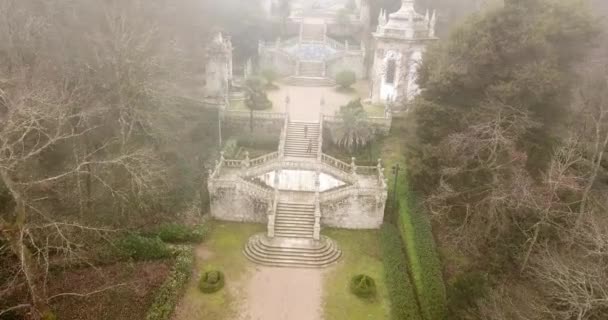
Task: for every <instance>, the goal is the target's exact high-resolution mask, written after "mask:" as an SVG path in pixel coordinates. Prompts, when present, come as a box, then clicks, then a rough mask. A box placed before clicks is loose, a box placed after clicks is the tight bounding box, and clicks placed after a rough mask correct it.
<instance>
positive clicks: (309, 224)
mask: <svg viewBox="0 0 608 320" xmlns="http://www.w3.org/2000/svg"><path fill="white" fill-rule="evenodd" d="M274 225H275V226H291V227H298V228H313V227H314V226H315V220H293V219H289V220H279V219H275V221H274Z"/></svg>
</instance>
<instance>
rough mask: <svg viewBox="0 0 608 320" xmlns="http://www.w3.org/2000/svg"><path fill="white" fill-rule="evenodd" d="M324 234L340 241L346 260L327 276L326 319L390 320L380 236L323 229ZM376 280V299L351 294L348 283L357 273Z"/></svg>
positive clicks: (370, 232) (362, 232) (366, 232)
mask: <svg viewBox="0 0 608 320" xmlns="http://www.w3.org/2000/svg"><path fill="white" fill-rule="evenodd" d="M323 234H325V235H327V236H329V237H330V238H332V239H334V240H336V241H337V243H338V245H339V246H340V248H341V249H342V253H343V257H342V260H340V262H339V263H338V265H337V266H335V267H333V268H332V269H330V270H329V271H328V272H327V273H326V274H325V279H324V301H325V305H324V316H325V318H324V320H344V319H348V320H378V319H388V318H389V309H390V308H389V297H388V290H387V288H386V285H385V283H384V282H383V281H382V279H384V270H383V265H382V252H381V249H380V239H379V236H380V233H379V231H377V230H373V231H351V230H334V229H324V230H323ZM362 273H363V274H367V275H369V276H371V277H372V278H374V280H376V285H377V294H376V297H375V298H370V299H361V298H358V297H357V296H355V295H354V294H352V293H351V292H350V289H349V283H350V280H351V278H352V277H353V276H355V275H357V274H362Z"/></svg>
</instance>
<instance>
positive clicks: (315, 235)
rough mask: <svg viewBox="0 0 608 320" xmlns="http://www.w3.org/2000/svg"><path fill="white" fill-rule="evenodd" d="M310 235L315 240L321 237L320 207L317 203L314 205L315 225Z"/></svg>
mask: <svg viewBox="0 0 608 320" xmlns="http://www.w3.org/2000/svg"><path fill="white" fill-rule="evenodd" d="M312 237H313V239H315V240H319V239H321V208H319V205H318V203H317V206H315V226H314V229H313V233H312Z"/></svg>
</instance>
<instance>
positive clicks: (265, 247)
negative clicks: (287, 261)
mask: <svg viewBox="0 0 608 320" xmlns="http://www.w3.org/2000/svg"><path fill="white" fill-rule="evenodd" d="M252 241H254V243H252V247H256V248H258V249H259V250H261V251H264V252H265V253H267V254H277V253H280V254H283V255H300V256H306V257H322V256H325V255H327V254H328V253H331V252H333V251H334V250H335V249H336V246H335V244H334V242H333V241H326V242H324V243H323V245H321V246H319V247H317V248H290V247H278V246H272V245H269V244H267V243H264V242H262V241H261V240H260V239H259V238H256V239H254V240H252Z"/></svg>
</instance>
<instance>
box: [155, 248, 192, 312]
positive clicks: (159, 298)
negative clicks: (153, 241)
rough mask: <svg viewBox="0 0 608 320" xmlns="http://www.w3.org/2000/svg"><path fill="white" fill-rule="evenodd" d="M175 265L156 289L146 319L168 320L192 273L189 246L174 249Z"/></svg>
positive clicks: (190, 249)
mask: <svg viewBox="0 0 608 320" xmlns="http://www.w3.org/2000/svg"><path fill="white" fill-rule="evenodd" d="M175 255H176V258H175V265H174V266H173V269H172V270H171V274H170V275H169V277H168V278H167V280H165V282H164V283H163V284H162V286H161V287H160V288H159V289H158V291H157V293H156V297H154V301H153V302H152V306H151V307H150V309H148V313H147V315H146V320H169V319H170V318H171V314H172V313H173V310H174V309H175V306H176V304H177V301H178V300H179V298H180V296H181V293H182V291H183V289H184V286H185V285H186V283H187V282H188V280H189V279H190V275H191V274H192V266H193V265H194V252H193V251H192V248H189V247H178V248H176V249H175Z"/></svg>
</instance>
